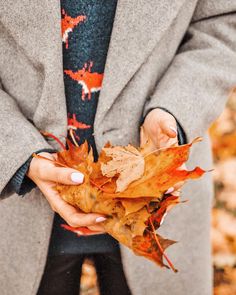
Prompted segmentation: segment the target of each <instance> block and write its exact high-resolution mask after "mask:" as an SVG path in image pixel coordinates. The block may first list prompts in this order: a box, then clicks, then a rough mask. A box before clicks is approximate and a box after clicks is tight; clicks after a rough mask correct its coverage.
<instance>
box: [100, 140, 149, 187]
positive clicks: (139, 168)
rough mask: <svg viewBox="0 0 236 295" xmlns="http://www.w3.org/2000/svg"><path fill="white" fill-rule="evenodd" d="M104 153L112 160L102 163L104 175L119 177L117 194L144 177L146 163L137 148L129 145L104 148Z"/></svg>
mask: <svg viewBox="0 0 236 295" xmlns="http://www.w3.org/2000/svg"><path fill="white" fill-rule="evenodd" d="M103 151H104V152H105V153H106V155H107V156H108V157H111V158H112V159H111V160H110V161H109V162H107V163H105V164H104V163H102V165H101V171H102V174H103V175H104V176H106V177H114V176H116V175H117V174H118V175H119V176H118V178H117V180H116V185H117V188H116V192H123V191H124V190H125V189H126V188H127V187H128V185H129V184H130V183H131V182H133V181H134V180H137V179H139V178H141V177H142V175H143V172H144V166H145V162H144V158H143V156H142V154H141V153H140V152H139V151H138V150H137V149H136V148H135V147H133V146H132V145H130V144H129V145H128V146H126V147H122V146H115V147H110V148H103Z"/></svg>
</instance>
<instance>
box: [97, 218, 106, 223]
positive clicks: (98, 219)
mask: <svg viewBox="0 0 236 295" xmlns="http://www.w3.org/2000/svg"><path fill="white" fill-rule="evenodd" d="M105 220H106V218H105V217H98V218H96V220H95V221H96V223H99V222H103V221H105Z"/></svg>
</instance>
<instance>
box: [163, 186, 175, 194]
mask: <svg viewBox="0 0 236 295" xmlns="http://www.w3.org/2000/svg"><path fill="white" fill-rule="evenodd" d="M174 190H175V189H174V188H173V187H170V188H169V189H168V190H167V191H166V192H165V195H168V194H170V193H172V192H173V191H174Z"/></svg>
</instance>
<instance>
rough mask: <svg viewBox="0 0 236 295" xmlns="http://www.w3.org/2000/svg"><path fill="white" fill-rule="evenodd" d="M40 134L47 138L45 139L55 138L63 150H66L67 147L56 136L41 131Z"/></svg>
mask: <svg viewBox="0 0 236 295" xmlns="http://www.w3.org/2000/svg"><path fill="white" fill-rule="evenodd" d="M40 133H41V134H42V135H43V136H45V137H51V138H53V139H54V140H55V141H56V142H57V143H58V144H59V145H60V146H61V147H62V149H63V150H66V147H65V145H64V143H63V142H62V141H61V140H60V139H59V138H58V137H56V136H55V135H53V134H52V133H49V132H46V131H42V130H41V131H40Z"/></svg>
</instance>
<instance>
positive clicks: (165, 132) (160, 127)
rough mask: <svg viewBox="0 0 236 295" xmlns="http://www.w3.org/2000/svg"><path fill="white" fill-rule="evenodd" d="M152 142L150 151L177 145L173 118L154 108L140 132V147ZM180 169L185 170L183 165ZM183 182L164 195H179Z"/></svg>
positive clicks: (175, 126) (175, 125) (175, 124)
mask: <svg viewBox="0 0 236 295" xmlns="http://www.w3.org/2000/svg"><path fill="white" fill-rule="evenodd" d="M148 139H150V140H151V142H152V145H153V146H152V150H156V149H159V148H163V147H168V146H171V145H173V144H175V145H178V138H177V123H176V120H175V118H174V117H173V116H172V115H171V114H169V113H168V112H166V111H164V110H162V109H159V108H156V109H153V110H152V111H150V112H149V113H148V115H147V116H146V118H145V120H144V123H143V125H142V128H141V131H140V146H141V147H142V146H143V145H144V144H145V143H146V142H147V140H148ZM180 169H185V165H183V166H181V168H180ZM183 184H184V182H179V183H178V184H176V185H175V186H174V187H170V188H169V189H168V190H167V191H166V194H168V193H172V194H173V195H179V189H180V188H181V187H182V186H183Z"/></svg>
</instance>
